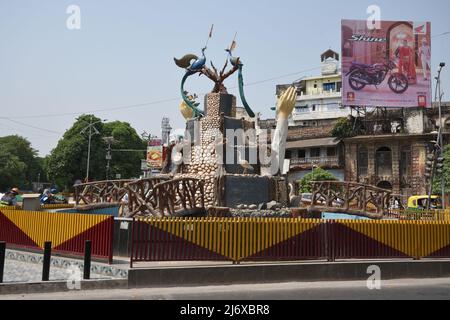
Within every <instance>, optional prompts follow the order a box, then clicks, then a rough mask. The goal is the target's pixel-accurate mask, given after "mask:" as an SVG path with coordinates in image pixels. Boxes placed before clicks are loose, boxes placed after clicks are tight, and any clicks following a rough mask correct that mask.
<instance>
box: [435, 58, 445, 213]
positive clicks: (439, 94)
mask: <svg viewBox="0 0 450 320" xmlns="http://www.w3.org/2000/svg"><path fill="white" fill-rule="evenodd" d="M444 67H445V63H444V62H441V63H440V64H439V71H438V76H437V77H436V92H435V94H436V100H438V107H439V140H438V141H439V146H440V157H441V158H443V157H444V137H443V136H444V131H443V128H444V124H443V122H442V97H443V96H444V94H443V93H442V91H441V72H442V69H443V68H444ZM441 194H442V199H441V201H442V209H445V202H446V201H445V179H444V174H443V172H442V174H441Z"/></svg>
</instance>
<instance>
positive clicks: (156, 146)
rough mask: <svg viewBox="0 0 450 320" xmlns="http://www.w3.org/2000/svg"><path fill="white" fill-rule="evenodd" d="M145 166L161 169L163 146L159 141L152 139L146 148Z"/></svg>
mask: <svg viewBox="0 0 450 320" xmlns="http://www.w3.org/2000/svg"><path fill="white" fill-rule="evenodd" d="M147 164H148V166H149V167H150V168H162V165H163V145H162V140H161V139H152V140H150V141H149V143H148V146H147Z"/></svg>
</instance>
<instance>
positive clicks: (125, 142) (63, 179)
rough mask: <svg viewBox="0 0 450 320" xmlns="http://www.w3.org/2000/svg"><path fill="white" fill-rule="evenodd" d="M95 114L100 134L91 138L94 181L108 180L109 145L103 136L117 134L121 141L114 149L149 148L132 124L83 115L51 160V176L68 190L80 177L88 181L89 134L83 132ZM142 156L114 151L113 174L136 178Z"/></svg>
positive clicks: (48, 168) (48, 163)
mask: <svg viewBox="0 0 450 320" xmlns="http://www.w3.org/2000/svg"><path fill="white" fill-rule="evenodd" d="M91 117H92V123H95V128H96V129H97V130H98V132H99V134H96V135H93V136H92V140H91V156H90V165H89V167H90V170H89V180H90V181H99V180H105V179H106V148H107V145H106V143H105V141H104V140H103V138H105V137H109V136H113V137H114V138H115V139H116V140H118V141H119V144H117V145H114V146H113V148H118V149H120V148H122V147H123V148H126V149H142V150H143V149H145V147H144V142H143V141H142V139H141V138H140V137H139V135H138V134H137V133H136V131H135V130H134V129H133V128H132V127H131V126H130V124H128V123H125V122H120V121H115V122H111V123H106V124H105V123H103V122H102V121H101V120H100V119H99V118H97V117H95V116H92V115H83V116H80V117H79V118H77V119H76V121H75V123H74V124H73V125H72V127H71V128H70V129H69V130H67V131H66V133H65V134H64V136H63V137H62V139H61V140H60V141H59V142H58V145H57V146H56V148H55V149H53V150H52V152H51V154H50V156H49V157H48V159H47V175H48V177H49V179H50V180H51V181H52V182H54V183H56V184H57V185H58V186H59V187H61V188H63V189H64V190H69V189H71V188H72V186H73V184H74V182H75V181H76V180H78V179H80V180H84V178H85V177H86V169H87V155H88V139H89V136H88V133H84V134H82V133H81V132H82V131H83V129H84V128H85V127H86V126H87V125H88V124H89V122H90V121H91ZM142 157H144V154H143V153H142V154H139V153H130V154H119V153H114V154H113V159H112V161H111V165H112V170H111V173H120V174H121V176H122V178H123V179H126V178H133V177H136V176H137V175H138V173H139V171H140V159H141V158H142Z"/></svg>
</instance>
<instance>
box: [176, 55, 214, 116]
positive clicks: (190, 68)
mask: <svg viewBox="0 0 450 320" xmlns="http://www.w3.org/2000/svg"><path fill="white" fill-rule="evenodd" d="M206 49H207V48H206V47H204V48H203V49H202V57H201V58H199V57H197V56H196V55H195V54H186V55H185V56H183V57H182V58H181V59H177V58H174V61H175V64H176V65H177V66H178V67H180V68H183V69H186V73H185V74H184V76H183V79H182V80H181V96H182V98H183V101H184V102H185V103H186V105H187V106H188V107H189V108H191V109H192V111H193V117H194V118H198V117H202V116H203V115H204V113H203V111H201V110H199V109H198V108H197V107H198V104H196V103H195V102H194V101H193V100H192V99H189V97H188V96H187V91H185V90H184V84H185V83H186V80H187V79H188V78H189V77H190V76H192V75H194V74H196V73H198V72H201V71H202V69H203V67H204V66H205V64H206V56H205V51H206ZM192 60H194V62H192ZM191 62H192V64H191Z"/></svg>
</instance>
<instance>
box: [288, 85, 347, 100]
mask: <svg viewBox="0 0 450 320" xmlns="http://www.w3.org/2000/svg"><path fill="white" fill-rule="evenodd" d="M341 97H342V92H341V90H339V91H338V90H330V91H326V90H323V89H319V88H316V89H312V90H310V91H309V92H308V93H303V92H302V93H301V94H300V95H299V96H298V97H297V101H305V100H313V99H331V98H341Z"/></svg>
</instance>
